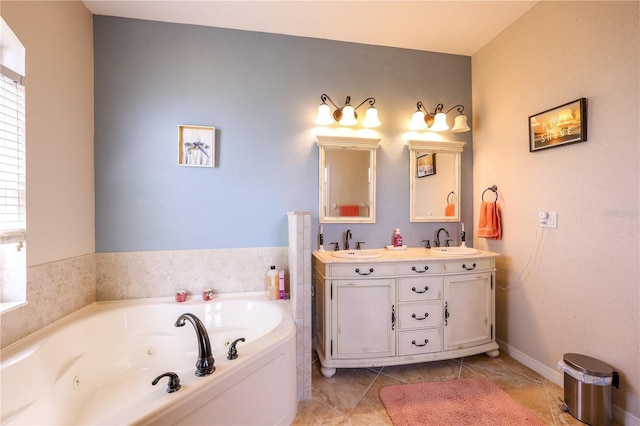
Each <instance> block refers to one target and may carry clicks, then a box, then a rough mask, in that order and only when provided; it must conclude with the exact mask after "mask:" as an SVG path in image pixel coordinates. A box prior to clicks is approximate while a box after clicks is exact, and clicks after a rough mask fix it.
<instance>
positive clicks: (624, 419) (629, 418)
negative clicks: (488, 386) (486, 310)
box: [496, 339, 640, 425]
mask: <svg viewBox="0 0 640 426" xmlns="http://www.w3.org/2000/svg"><path fill="white" fill-rule="evenodd" d="M496 342H498V345H500V351H502V352H504V353H505V354H507V355H509V356H510V357H511V358H513V359H515V360H516V361H518V362H520V363H521V364H523V365H525V366H527V367H529V368H530V369H532V370H533V371H535V372H536V373H538V374H540V375H541V376H542V377H544V378H545V379H547V380H549V381H551V382H553V383H555V384H556V385H558V386H560V387H564V374H563V373H562V372H561V371H560V370H555V369H553V368H549V367H547V366H546V365H544V364H542V363H540V362H538V361H536V360H535V359H533V358H531V357H530V356H529V355H527V354H525V353H523V352H520V351H519V350H517V349H516V348H514V347H512V346H509V345H508V344H507V343H505V342H503V341H502V340H500V339H496ZM558 361H559V360H558ZM613 419H614V420H615V421H616V422H618V423H620V424H621V425H640V418H639V417H636V416H634V415H633V414H631V413H628V412H627V411H625V410H623V409H622V408H620V407H618V406H617V405H615V404H614V406H613Z"/></svg>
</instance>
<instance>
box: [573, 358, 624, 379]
mask: <svg viewBox="0 0 640 426" xmlns="http://www.w3.org/2000/svg"><path fill="white" fill-rule="evenodd" d="M564 362H566V363H567V364H569V366H571V367H573V368H575V369H576V370H578V371H581V372H583V373H586V374H589V375H591V376H599V377H612V376H613V368H611V366H610V365H609V364H606V363H604V362H602V361H600V360H597V359H595V358H591V357H588V356H586V355H580V354H564Z"/></svg>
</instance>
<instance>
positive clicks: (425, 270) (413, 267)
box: [411, 265, 429, 274]
mask: <svg viewBox="0 0 640 426" xmlns="http://www.w3.org/2000/svg"><path fill="white" fill-rule="evenodd" d="M411 270H412V271H413V272H415V273H416V274H424V273H425V272H427V271H428V270H429V266H428V265H425V266H424V269H423V270H422V271H418V269H417V268H416V267H415V266H412V267H411Z"/></svg>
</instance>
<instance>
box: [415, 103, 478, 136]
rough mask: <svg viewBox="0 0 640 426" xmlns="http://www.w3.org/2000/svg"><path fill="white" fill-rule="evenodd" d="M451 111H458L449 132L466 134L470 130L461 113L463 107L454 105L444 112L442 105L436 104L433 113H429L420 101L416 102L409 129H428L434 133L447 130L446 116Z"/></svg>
mask: <svg viewBox="0 0 640 426" xmlns="http://www.w3.org/2000/svg"><path fill="white" fill-rule="evenodd" d="M453 109H456V110H457V111H458V115H457V116H456V118H455V122H454V123H453V128H452V129H451V131H452V132H454V133H460V132H468V131H469V130H471V129H470V128H469V125H468V124H467V116H466V115H464V114H463V113H462V112H463V111H464V106H462V105H455V106H453V107H451V108H449V110H448V111H447V112H444V111H443V110H444V105H442V104H438V105H437V106H436V109H435V110H434V111H433V113H430V112H429V111H428V110H427V108H426V107H425V106H424V104H423V103H422V101H418V103H417V110H416V112H414V113H413V118H412V119H411V129H412V130H423V129H429V130H432V131H434V132H442V131H444V130H449V125H448V124H447V114H448V113H449V112H451V111H452V110H453Z"/></svg>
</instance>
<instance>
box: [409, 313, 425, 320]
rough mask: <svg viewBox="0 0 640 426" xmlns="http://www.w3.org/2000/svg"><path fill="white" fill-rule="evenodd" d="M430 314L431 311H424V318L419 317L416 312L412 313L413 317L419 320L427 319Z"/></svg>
mask: <svg viewBox="0 0 640 426" xmlns="http://www.w3.org/2000/svg"><path fill="white" fill-rule="evenodd" d="M428 316H429V312H425V313H424V317H422V318H418V317H417V316H416V314H413V315H411V318H415V319H417V320H418V321H422V320H425V319H427V317H428Z"/></svg>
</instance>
